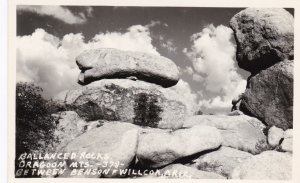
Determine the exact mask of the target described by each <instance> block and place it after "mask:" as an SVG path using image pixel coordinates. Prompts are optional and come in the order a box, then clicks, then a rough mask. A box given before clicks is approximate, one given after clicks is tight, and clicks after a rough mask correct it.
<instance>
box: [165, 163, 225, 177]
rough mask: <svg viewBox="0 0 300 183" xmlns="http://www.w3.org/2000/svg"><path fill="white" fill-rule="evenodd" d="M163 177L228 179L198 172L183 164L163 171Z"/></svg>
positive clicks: (170, 166) (211, 173) (214, 174)
mask: <svg viewBox="0 0 300 183" xmlns="http://www.w3.org/2000/svg"><path fill="white" fill-rule="evenodd" d="M161 172H162V174H163V176H165V177H167V178H171V179H172V178H176V179H226V178H225V177H223V176H222V175H219V174H216V173H213V172H206V171H201V170H197V169H196V168H193V167H189V166H185V165H182V164H171V165H168V166H166V167H165V168H163V169H161Z"/></svg>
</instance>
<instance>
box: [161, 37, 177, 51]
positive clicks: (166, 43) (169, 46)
mask: <svg viewBox="0 0 300 183" xmlns="http://www.w3.org/2000/svg"><path fill="white" fill-rule="evenodd" d="M161 47H163V48H165V49H167V50H168V51H169V52H175V51H176V50H177V48H176V47H175V45H174V41H173V40H172V39H167V40H166V41H164V40H163V41H161Z"/></svg>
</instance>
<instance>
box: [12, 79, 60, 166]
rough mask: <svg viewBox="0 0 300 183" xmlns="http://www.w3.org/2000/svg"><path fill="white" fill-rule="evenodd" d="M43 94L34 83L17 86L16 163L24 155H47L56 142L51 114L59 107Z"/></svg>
mask: <svg viewBox="0 0 300 183" xmlns="http://www.w3.org/2000/svg"><path fill="white" fill-rule="evenodd" d="M42 92H43V90H42V88H40V87H38V86H36V85H34V84H32V83H23V82H21V83H17V85H16V144H15V145H16V163H17V158H18V157H19V156H20V155H21V154H22V153H25V152H26V153H35V152H38V153H45V152H47V151H48V150H49V149H50V148H51V145H52V143H53V142H55V141H56V139H55V137H54V129H55V123H54V122H53V119H52V117H51V113H52V112H53V111H55V110H58V108H59V107H57V106H53V103H49V102H48V101H47V100H45V99H44V98H43V97H42V95H41V94H42Z"/></svg>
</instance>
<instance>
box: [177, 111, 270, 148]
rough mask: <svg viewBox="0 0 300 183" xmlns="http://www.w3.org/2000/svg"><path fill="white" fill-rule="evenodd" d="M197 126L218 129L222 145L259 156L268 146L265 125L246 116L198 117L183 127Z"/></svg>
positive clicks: (187, 121)
mask: <svg viewBox="0 0 300 183" xmlns="http://www.w3.org/2000/svg"><path fill="white" fill-rule="evenodd" d="M195 125H203V126H212V127H216V128H217V129H218V130H219V132H220V133H221V135H222V141H223V143H222V145H223V146H227V147H232V148H235V149H238V150H242V151H246V152H250V153H252V154H258V153H260V152H261V151H263V150H264V148H265V147H266V146H267V138H266V136H265V135H264V133H263V129H264V128H265V125H263V124H262V122H261V121H259V120H258V119H256V118H252V117H249V116H246V115H239V116H228V115H197V116H192V117H189V118H187V119H186V121H185V122H184V124H183V127H192V126H195Z"/></svg>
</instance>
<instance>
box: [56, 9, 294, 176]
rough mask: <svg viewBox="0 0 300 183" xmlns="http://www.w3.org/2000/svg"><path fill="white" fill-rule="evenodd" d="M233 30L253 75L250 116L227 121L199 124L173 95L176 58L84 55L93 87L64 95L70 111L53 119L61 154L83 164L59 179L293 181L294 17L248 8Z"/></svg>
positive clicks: (86, 80) (103, 52)
mask: <svg viewBox="0 0 300 183" xmlns="http://www.w3.org/2000/svg"><path fill="white" fill-rule="evenodd" d="M230 24H231V27H232V28H233V30H234V34H235V38H236V42H237V61H238V63H239V66H240V67H241V68H243V69H245V70H248V71H250V72H251V73H252V75H251V76H250V77H249V79H248V86H247V89H246V91H245V93H244V94H243V95H242V97H241V104H240V107H239V108H240V111H238V110H236V111H232V112H230V113H229V114H227V115H195V116H191V114H190V113H189V112H188V111H187V105H186V104H185V103H184V102H182V100H181V98H182V96H180V95H177V94H176V92H175V93H174V92H170V90H169V89H170V88H168V87H171V86H174V85H176V83H177V82H178V80H179V72H178V69H177V66H176V65H175V64H174V63H173V62H172V61H171V60H169V59H167V58H164V57H162V56H153V55H149V54H146V53H140V52H127V51H120V50H116V49H97V50H87V51H85V52H83V53H81V54H80V55H79V56H78V57H77V59H76V63H77V65H78V67H79V68H80V70H81V73H80V75H79V83H81V84H82V85H83V86H79V87H77V88H75V89H72V90H69V91H66V92H64V93H62V94H64V96H63V97H62V96H61V97H60V98H63V100H62V102H61V103H63V104H64V105H65V108H66V109H67V110H68V111H64V112H60V113H58V114H53V117H54V118H56V120H55V123H56V124H57V129H56V131H55V135H56V137H57V138H58V140H59V142H58V144H56V149H55V150H56V152H64V153H69V154H72V153H74V154H75V155H76V156H74V157H69V158H67V160H66V165H65V166H66V171H65V172H64V174H62V175H57V176H58V177H93V178H101V177H110V178H114V177H118V178H119V177H125V178H195V179H226V178H233V179H290V178H291V174H292V153H293V148H292V147H293V134H292V129H291V128H292V127H293V121H292V120H293V118H292V113H293V60H292V59H293V17H292V16H291V15H290V14H289V13H287V12H286V11H285V10H283V9H253V8H248V9H246V10H243V11H241V12H240V13H238V14H237V15H235V16H234V17H233V18H232V20H231V21H230ZM238 100H239V99H238ZM238 100H237V101H238ZM278 151H280V152H278ZM82 154H83V157H84V158H80V157H81V155H82ZM93 154H98V155H99V154H101V155H103V156H104V157H101V158H95V156H93ZM82 162H84V163H83V164H82ZM108 163H111V164H112V165H111V167H107V166H104V165H107V164H108ZM73 164H81V166H79V167H74V166H73V167H72V166H71V165H73ZM91 169H92V170H91ZM74 172H75V173H74ZM76 172H77V173H76ZM89 172H90V173H89ZM91 172H92V173H91ZM122 172H123V173H122ZM136 172H139V173H136ZM141 172H142V173H141ZM151 172H152V173H151ZM155 172H157V173H155ZM72 173H74V174H72Z"/></svg>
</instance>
